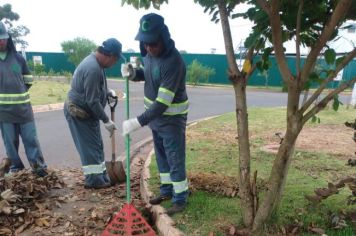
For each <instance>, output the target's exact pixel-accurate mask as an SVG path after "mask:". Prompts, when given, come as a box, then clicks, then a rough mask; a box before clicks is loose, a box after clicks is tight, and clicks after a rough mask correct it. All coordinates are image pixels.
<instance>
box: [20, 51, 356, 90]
mask: <svg viewBox="0 0 356 236" xmlns="http://www.w3.org/2000/svg"><path fill="white" fill-rule="evenodd" d="M123 55H124V57H125V58H126V59H127V61H129V58H130V57H132V56H135V57H140V54H139V53H123ZM33 56H40V57H42V64H44V65H45V69H46V71H49V70H51V69H52V70H53V71H54V72H61V71H69V72H73V71H74V69H75V67H74V65H73V64H71V63H70V62H68V59H67V57H66V55H65V54H64V53H50V52H27V53H26V58H27V60H28V61H29V60H33ZM182 57H183V60H184V62H185V63H186V65H187V66H188V65H189V64H191V63H192V62H193V60H195V59H196V60H197V61H198V62H200V63H201V64H202V65H204V66H208V67H211V68H214V69H215V75H214V76H211V77H210V78H209V81H208V83H212V84H230V81H229V80H228V78H227V69H228V65H227V60H226V56H225V55H220V54H182ZM236 60H237V63H238V65H241V64H242V63H243V61H242V60H240V59H239V57H238V56H237V57H236ZM255 60H258V58H256V59H255ZM270 60H271V63H272V67H271V68H270V70H269V71H268V72H267V73H265V74H261V73H259V72H258V71H257V70H256V71H255V72H254V73H253V74H252V76H251V78H250V80H249V82H248V85H253V86H282V85H283V84H282V79H281V74H280V72H279V69H278V66H277V63H276V60H275V58H274V57H273V56H272V57H271V58H270ZM121 63H123V59H121V60H120V61H119V63H117V64H116V65H114V66H113V67H112V68H110V69H108V70H107V71H106V72H107V76H109V77H120V76H121V73H120V64H121ZM287 63H288V65H289V67H290V68H295V57H294V56H288V57H287ZM302 63H303V59H302ZM292 72H295V71H292ZM355 75H356V60H353V61H351V62H350V63H349V64H348V65H347V66H346V67H345V68H344V71H343V76H342V79H343V80H350V79H351V78H352V77H354V76H355ZM337 83H338V82H337V81H334V82H331V83H330V84H329V85H328V87H334V86H336V84H337Z"/></svg>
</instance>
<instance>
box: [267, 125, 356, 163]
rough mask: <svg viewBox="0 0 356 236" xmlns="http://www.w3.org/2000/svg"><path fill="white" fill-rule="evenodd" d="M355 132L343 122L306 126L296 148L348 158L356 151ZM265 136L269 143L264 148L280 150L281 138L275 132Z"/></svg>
mask: <svg viewBox="0 0 356 236" xmlns="http://www.w3.org/2000/svg"><path fill="white" fill-rule="evenodd" d="M276 132H279V131H276ZM276 132H275V133H276ZM353 132H354V131H353V130H352V129H350V128H348V127H346V126H345V125H342V124H340V125H320V126H317V127H305V128H303V130H302V132H301V133H300V134H299V137H298V139H297V142H296V149H297V150H304V151H313V152H323V153H329V154H333V155H335V156H338V157H339V158H344V159H348V158H351V157H352V156H353V155H354V153H355V151H356V145H355V142H354V141H353V140H352V137H353ZM282 135H283V134H282ZM263 138H264V139H265V140H266V143H268V145H266V147H265V149H264V150H266V151H268V149H269V150H270V151H271V152H276V151H277V150H278V146H279V141H280V139H279V138H278V137H277V136H276V135H275V134H274V133H273V132H269V133H268V134H267V133H265V134H264V135H263Z"/></svg>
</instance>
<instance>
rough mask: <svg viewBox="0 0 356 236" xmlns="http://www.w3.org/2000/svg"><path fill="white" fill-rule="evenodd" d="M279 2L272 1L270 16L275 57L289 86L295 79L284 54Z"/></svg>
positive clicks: (276, 0) (277, 0)
mask: <svg viewBox="0 0 356 236" xmlns="http://www.w3.org/2000/svg"><path fill="white" fill-rule="evenodd" d="M279 3H280V2H279V0H272V5H271V7H270V9H271V14H269V21H270V24H271V27H272V41H273V46H274V51H275V56H276V60H277V64H278V67H279V70H280V72H281V74H282V79H283V81H284V82H285V83H286V84H287V85H288V84H290V79H292V78H293V76H292V73H291V72H290V70H289V67H288V63H287V61H286V57H285V54H284V48H283V40H282V38H283V37H282V24H281V18H280V15H279V10H280V9H279Z"/></svg>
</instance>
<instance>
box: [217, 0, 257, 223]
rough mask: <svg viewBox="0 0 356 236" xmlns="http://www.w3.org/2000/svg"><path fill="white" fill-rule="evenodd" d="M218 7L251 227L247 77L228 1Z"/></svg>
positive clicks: (246, 213)
mask: <svg viewBox="0 0 356 236" xmlns="http://www.w3.org/2000/svg"><path fill="white" fill-rule="evenodd" d="M218 7H219V13H220V20H221V27H222V30H223V34H224V41H225V51H226V57H227V60H228V65H229V79H230V80H231V82H232V83H233V86H234V91H235V102H236V120H237V133H238V137H239V139H238V144H239V187H240V189H239V195H240V198H241V210H242V217H243V221H244V224H245V226H246V227H251V226H252V223H253V218H254V209H255V206H254V199H253V195H252V191H251V184H250V171H251V170H250V143H249V131H248V114H247V103H246V84H247V77H246V75H245V76H244V75H242V74H241V72H240V71H239V69H238V67H237V64H236V58H235V54H234V48H233V44H232V38H231V31H230V24H229V19H228V13H227V9H226V1H225V0H219V1H218Z"/></svg>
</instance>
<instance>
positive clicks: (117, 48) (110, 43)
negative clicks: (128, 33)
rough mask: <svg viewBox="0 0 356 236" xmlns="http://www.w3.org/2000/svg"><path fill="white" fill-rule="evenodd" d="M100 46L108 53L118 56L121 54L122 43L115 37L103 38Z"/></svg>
mask: <svg viewBox="0 0 356 236" xmlns="http://www.w3.org/2000/svg"><path fill="white" fill-rule="evenodd" d="M101 48H102V50H103V51H104V52H106V53H107V54H109V55H114V56H117V57H118V58H120V56H121V50H122V45H121V43H120V42H119V41H118V40H117V39H114V38H109V39H107V40H105V41H104V42H103V45H102V46H101Z"/></svg>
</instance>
